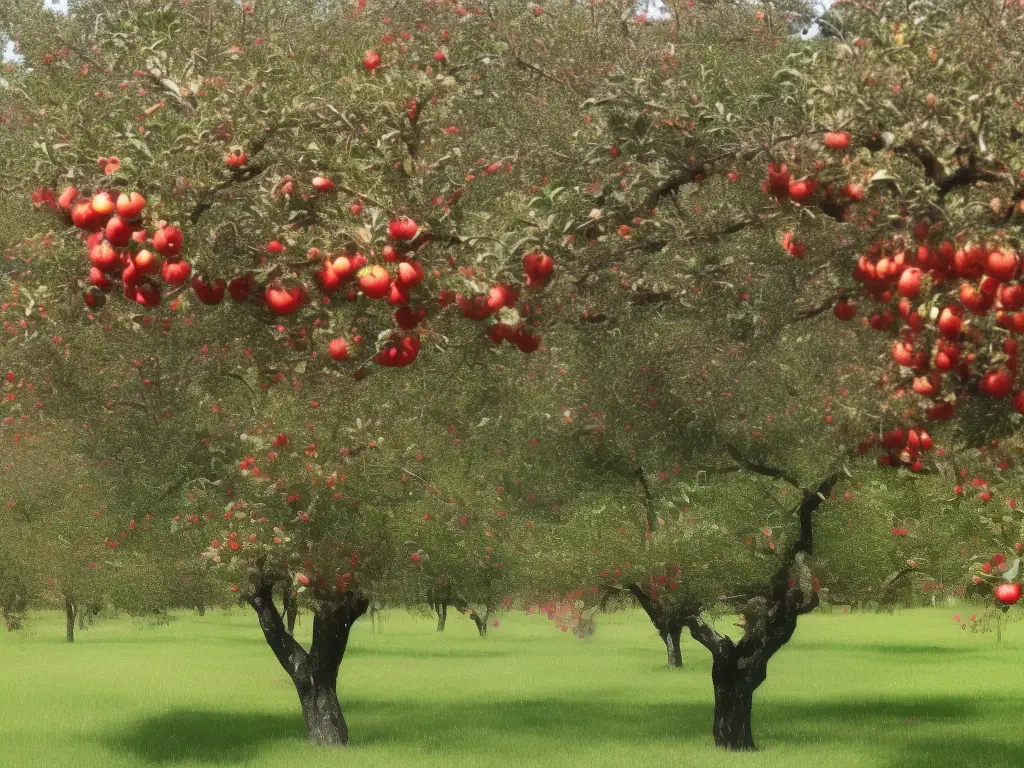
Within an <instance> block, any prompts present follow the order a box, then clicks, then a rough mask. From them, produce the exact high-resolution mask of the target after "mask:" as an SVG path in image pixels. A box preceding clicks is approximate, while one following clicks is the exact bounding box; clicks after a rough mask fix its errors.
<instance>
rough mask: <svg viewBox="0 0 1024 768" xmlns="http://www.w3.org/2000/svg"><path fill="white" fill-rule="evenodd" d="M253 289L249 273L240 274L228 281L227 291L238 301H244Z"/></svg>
mask: <svg viewBox="0 0 1024 768" xmlns="http://www.w3.org/2000/svg"><path fill="white" fill-rule="evenodd" d="M252 289H253V279H252V276H251V275H242V276H241V277H236V278H234V279H232V280H230V281H229V282H228V293H230V294H231V298H232V299H233V300H234V301H237V302H239V303H241V302H243V301H246V300H247V299H248V298H249V294H250V293H251V292H252Z"/></svg>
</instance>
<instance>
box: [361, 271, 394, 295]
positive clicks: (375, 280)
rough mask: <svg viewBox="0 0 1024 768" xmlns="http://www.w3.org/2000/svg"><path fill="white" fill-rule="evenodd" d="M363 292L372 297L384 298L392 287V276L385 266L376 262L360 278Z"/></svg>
mask: <svg viewBox="0 0 1024 768" xmlns="http://www.w3.org/2000/svg"><path fill="white" fill-rule="evenodd" d="M359 287H360V289H362V291H363V294H364V295H366V296H367V297H368V298H371V299H383V298H384V297H385V296H387V295H388V292H389V290H390V288H391V276H390V275H388V272H387V270H386V269H384V267H382V266H380V265H379V264H374V265H373V266H372V267H369V268H368V269H367V270H366V273H365V274H364V275H362V276H361V277H360V278H359Z"/></svg>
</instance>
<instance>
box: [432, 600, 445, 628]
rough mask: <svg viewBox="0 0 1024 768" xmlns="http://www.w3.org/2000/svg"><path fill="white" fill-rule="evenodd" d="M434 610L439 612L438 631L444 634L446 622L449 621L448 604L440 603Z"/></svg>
mask: <svg viewBox="0 0 1024 768" xmlns="http://www.w3.org/2000/svg"><path fill="white" fill-rule="evenodd" d="M434 610H435V611H437V631H438V632H444V625H445V622H447V621H448V603H438V604H437V605H436V606H435V608H434Z"/></svg>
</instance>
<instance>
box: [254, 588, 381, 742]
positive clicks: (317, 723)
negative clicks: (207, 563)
mask: <svg viewBox="0 0 1024 768" xmlns="http://www.w3.org/2000/svg"><path fill="white" fill-rule="evenodd" d="M254 581H255V582H256V583H254V584H251V585H250V588H249V593H248V595H247V598H246V599H247V601H248V602H249V605H251V606H252V608H253V610H254V611H256V615H257V616H258V617H259V621H260V628H261V629H262V630H263V636H264V638H265V639H266V641H267V644H268V645H269V646H270V648H271V650H272V651H273V652H274V655H275V656H276V657H277V660H278V662H279V663H280V664H281V666H282V667H283V668H284V670H285V672H287V673H288V676H289V677H291V679H292V682H293V683H294V684H295V690H296V692H297V693H298V695H299V702H300V703H301V704H302V715H303V718H304V719H305V722H306V733H307V736H308V739H309V742H310V743H311V744H323V745H343V744H347V743H348V738H349V734H348V725H347V724H346V722H345V717H344V715H342V711H341V705H340V703H339V702H338V693H337V683H338V670H339V668H340V666H341V660H342V658H343V657H344V655H345V648H346V646H347V645H348V636H349V631H350V630H351V629H352V625H353V624H354V623H355V622H356V620H357V619H358V618H359V617H360V616H362V615H363V614H364V613H366V610H367V608H369V605H370V604H369V601H368V600H367V599H366V598H364V597H360V596H357V595H354V594H353V593H351V592H346V593H343V594H337V593H331V594H329V595H323V596H321V597H320V599H318V600H317V607H316V609H315V612H314V614H313V642H312V644H311V645H310V648H309V650H308V651H307V650H306V649H304V648H303V647H302V646H301V645H299V644H298V643H297V642H296V641H295V638H294V637H292V635H291V634H289V633H288V631H287V630H286V628H285V623H284V621H283V620H282V617H281V614H280V613H279V612H278V610H277V606H276V605H274V600H273V594H272V590H273V584H272V583H270V584H266V583H261V582H260V581H259V579H258V578H257V579H255V580H254Z"/></svg>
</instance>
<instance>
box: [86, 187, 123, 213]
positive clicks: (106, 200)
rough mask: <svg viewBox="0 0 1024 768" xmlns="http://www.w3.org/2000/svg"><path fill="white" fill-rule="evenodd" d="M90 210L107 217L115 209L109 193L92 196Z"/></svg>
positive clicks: (98, 193)
mask: <svg viewBox="0 0 1024 768" xmlns="http://www.w3.org/2000/svg"><path fill="white" fill-rule="evenodd" d="M91 205H92V209H93V210H94V211H96V213H98V214H99V215H100V216H109V215H110V214H112V213H113V212H114V209H115V208H116V207H117V206H116V205H115V204H114V198H112V197H111V196H110V193H109V192H97V193H96V194H95V195H93V196H92V202H91Z"/></svg>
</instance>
